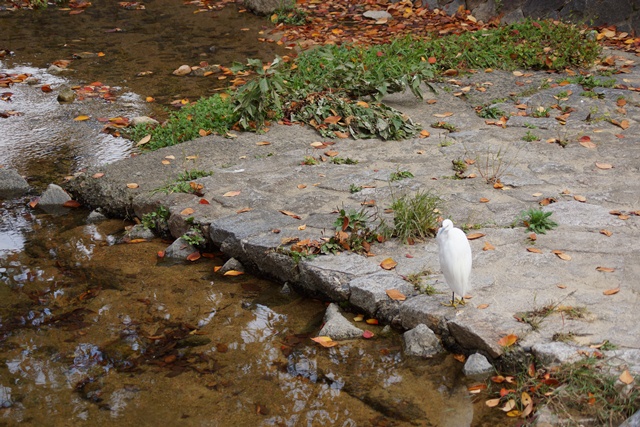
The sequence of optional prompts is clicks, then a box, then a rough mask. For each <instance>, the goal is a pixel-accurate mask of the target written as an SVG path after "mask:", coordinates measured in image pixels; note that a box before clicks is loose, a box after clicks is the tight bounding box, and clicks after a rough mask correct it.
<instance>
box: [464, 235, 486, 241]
mask: <svg viewBox="0 0 640 427" xmlns="http://www.w3.org/2000/svg"><path fill="white" fill-rule="evenodd" d="M484 236H485V234H484V233H471V234H467V240H476V239H479V238H481V237H484Z"/></svg>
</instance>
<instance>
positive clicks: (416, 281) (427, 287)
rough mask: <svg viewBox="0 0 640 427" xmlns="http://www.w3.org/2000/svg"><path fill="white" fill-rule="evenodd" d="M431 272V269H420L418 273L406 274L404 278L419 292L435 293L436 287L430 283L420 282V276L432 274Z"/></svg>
mask: <svg viewBox="0 0 640 427" xmlns="http://www.w3.org/2000/svg"><path fill="white" fill-rule="evenodd" d="M432 274H433V272H432V271H431V270H422V271H420V272H418V273H411V274H408V275H407V276H406V277H405V278H404V279H405V280H406V281H407V282H409V283H411V284H412V285H413V287H414V288H415V290H416V291H418V292H420V293H421V294H425V295H435V294H436V293H437V290H436V288H435V287H434V286H433V285H432V284H430V283H427V284H424V283H422V278H423V277H429V276H430V275H432Z"/></svg>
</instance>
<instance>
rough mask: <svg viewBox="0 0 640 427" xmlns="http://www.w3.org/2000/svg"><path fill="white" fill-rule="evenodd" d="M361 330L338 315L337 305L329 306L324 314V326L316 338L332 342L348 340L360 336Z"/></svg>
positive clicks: (340, 314)
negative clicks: (324, 337) (326, 338)
mask: <svg viewBox="0 0 640 427" xmlns="http://www.w3.org/2000/svg"><path fill="white" fill-rule="evenodd" d="M362 333H363V331H362V329H359V328H356V327H355V326H353V325H352V324H351V322H349V321H348V320H347V319H346V318H345V317H344V316H343V315H342V313H340V308H339V307H338V305H337V304H333V303H332V304H329V306H328V307H327V311H326V312H325V314H324V326H323V327H322V329H320V332H318V336H321V337H322V336H327V337H330V338H331V339H332V340H334V341H335V340H349V339H353V338H358V337H361V336H362Z"/></svg>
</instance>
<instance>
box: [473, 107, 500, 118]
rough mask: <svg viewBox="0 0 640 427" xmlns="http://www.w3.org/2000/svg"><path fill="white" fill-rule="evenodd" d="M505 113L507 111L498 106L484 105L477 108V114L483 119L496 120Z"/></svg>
mask: <svg viewBox="0 0 640 427" xmlns="http://www.w3.org/2000/svg"><path fill="white" fill-rule="evenodd" d="M506 115H507V113H505V112H504V110H501V109H500V108H498V107H491V106H485V107H482V108H481V109H480V110H478V116H480V117H482V118H483V119H494V120H497V119H499V118H502V117H504V116H506Z"/></svg>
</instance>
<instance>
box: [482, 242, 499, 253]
mask: <svg viewBox="0 0 640 427" xmlns="http://www.w3.org/2000/svg"><path fill="white" fill-rule="evenodd" d="M495 249H496V247H495V246H493V245H492V244H491V243H489V242H484V247H483V248H482V250H483V251H493V250H495Z"/></svg>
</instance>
